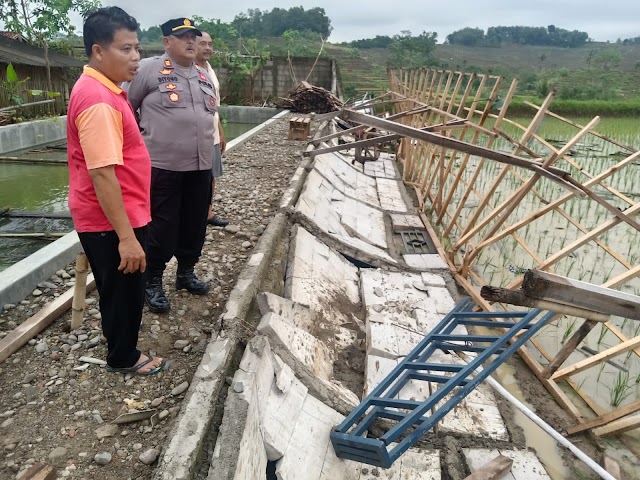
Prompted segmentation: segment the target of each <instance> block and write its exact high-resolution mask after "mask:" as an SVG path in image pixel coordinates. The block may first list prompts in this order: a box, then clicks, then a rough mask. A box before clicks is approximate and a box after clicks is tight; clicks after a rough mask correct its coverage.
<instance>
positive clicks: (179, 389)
mask: <svg viewBox="0 0 640 480" xmlns="http://www.w3.org/2000/svg"><path fill="white" fill-rule="evenodd" d="M187 388H189V382H183V383H181V384H180V385H178V386H177V387H176V388H174V389H173V390H171V395H173V396H174V397H177V396H178V395H181V394H183V393H184V392H186V391H187Z"/></svg>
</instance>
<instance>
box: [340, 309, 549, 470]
mask: <svg viewBox="0 0 640 480" xmlns="http://www.w3.org/2000/svg"><path fill="white" fill-rule="evenodd" d="M475 309H476V305H475V304H474V303H473V302H472V301H471V299H469V298H465V299H463V300H462V301H461V302H460V303H459V304H458V305H456V307H455V308H454V309H453V310H452V311H451V312H449V313H448V314H447V316H445V317H444V319H443V320H442V321H441V322H440V323H439V324H438V325H437V326H436V327H435V328H434V329H433V330H432V331H431V333H429V334H428V335H426V337H425V338H424V339H423V340H422V341H421V342H420V343H419V344H418V345H417V346H416V347H415V348H414V349H413V350H412V351H411V353H409V355H407V356H406V357H405V358H404V360H402V361H401V362H400V363H399V364H398V365H397V366H396V368H394V369H393V371H392V372H391V373H389V375H387V377H386V378H385V379H384V380H382V382H380V383H379V384H378V386H376V387H375V388H374V389H373V390H372V391H371V393H369V395H368V396H367V397H366V398H365V399H364V400H363V401H362V403H361V404H360V405H358V407H356V409H355V410H353V412H351V414H349V416H347V417H346V418H345V419H344V420H343V422H342V423H341V424H340V425H338V426H337V427H335V428H334V429H333V431H332V432H331V435H330V436H331V443H332V444H333V448H334V450H335V452H336V455H337V456H338V457H339V458H345V459H349V460H354V461H356V462H361V463H367V464H369V465H374V466H377V467H382V468H389V467H390V466H391V465H392V464H393V462H394V461H396V460H397V459H398V458H400V456H402V454H403V453H404V452H405V451H407V450H408V449H409V448H411V447H412V446H413V445H415V444H416V443H417V442H418V441H419V440H420V438H421V437H422V436H423V435H424V434H425V433H426V432H428V431H429V430H431V429H432V428H433V427H434V426H435V425H436V424H437V423H438V422H439V421H440V420H442V418H443V417H444V416H445V415H446V414H447V413H449V412H450V411H451V410H453V409H454V408H455V407H456V406H457V405H458V404H459V403H460V402H461V401H462V400H463V399H464V398H465V397H466V396H467V395H469V394H470V393H471V392H472V391H473V390H475V388H476V387H477V386H478V385H479V384H480V382H482V381H483V380H484V379H485V378H487V377H488V376H489V375H491V373H492V372H493V371H495V370H496V369H497V368H498V367H499V366H500V365H502V364H503V363H504V362H505V361H506V360H507V359H509V358H510V357H511V356H512V355H514V354H515V353H516V351H517V350H518V349H519V348H520V347H521V346H522V345H524V344H525V343H526V342H527V341H528V340H529V339H530V338H531V337H532V336H533V335H535V334H536V333H537V332H538V331H540V329H541V328H542V327H544V326H545V325H547V324H548V323H549V322H550V321H551V319H553V318H554V316H555V315H556V314H555V312H544V311H542V310H539V309H535V310H529V311H516V312H476V311H475ZM497 318H500V319H501V320H500V321H496V319H497ZM469 325H473V326H478V327H492V328H502V329H505V330H506V331H505V332H503V333H502V335H467V334H456V333H454V331H455V330H456V328H457V327H458V326H469ZM512 339H513V340H514V341H513V343H511V344H510V343H509V342H510V341H511V340H512ZM439 350H440V351H443V352H445V353H448V352H450V351H454V352H470V354H473V355H475V356H473V355H470V354H468V355H467V357H468V359H469V360H468V362H469V363H467V364H465V363H463V364H456V363H451V364H445V363H437V362H433V361H430V359H431V358H432V356H435V355H436V354H437V352H438V351H439ZM483 365H484V369H483V370H481V371H479V372H476V370H477V369H478V367H480V366H483ZM411 381H420V382H430V383H431V385H432V386H435V385H438V386H436V387H435V390H433V391H432V393H431V394H430V395H429V397H427V398H426V399H424V400H422V401H417V400H416V399H410V400H405V399H402V398H399V396H398V395H399V393H400V392H401V391H403V389H404V387H405V386H406V385H407V384H408V383H409V382H411ZM449 394H453V395H449ZM447 396H449V398H448V399H447ZM379 420H385V421H387V422H390V424H389V428H388V429H386V430H385V431H382V430H380V429H378V431H376V430H373V429H371V426H372V425H374V424H375V423H376V422H377V421H379Z"/></svg>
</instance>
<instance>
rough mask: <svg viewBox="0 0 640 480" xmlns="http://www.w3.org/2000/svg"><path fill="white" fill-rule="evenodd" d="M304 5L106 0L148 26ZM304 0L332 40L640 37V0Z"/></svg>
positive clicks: (283, 0)
mask: <svg viewBox="0 0 640 480" xmlns="http://www.w3.org/2000/svg"><path fill="white" fill-rule="evenodd" d="M302 3H303V2H301V1H300V0H292V1H288V0H277V1H275V0H271V1H269V0H237V1H234V2H206V1H203V0H180V1H175V0H137V1H136V2H132V1H122V0H103V4H105V5H117V6H120V7H122V8H124V9H125V10H127V11H128V12H129V13H130V14H131V15H133V16H134V17H136V19H137V20H138V21H139V22H140V23H141V25H142V26H143V27H145V28H146V27H149V26H151V25H159V24H161V23H163V22H164V21H166V20H168V19H170V18H175V17H180V16H185V15H186V16H191V15H199V16H202V17H205V18H219V19H221V20H223V21H226V22H230V21H231V20H233V18H234V17H235V16H236V15H237V14H239V13H242V12H246V11H247V10H248V9H250V8H259V9H260V10H271V9H273V8H275V7H279V8H285V9H286V8H291V7H294V6H300V5H301V4H302ZM304 3H305V5H304V7H305V8H307V9H309V8H313V7H315V6H318V7H322V8H324V9H325V11H326V13H327V15H328V16H329V18H330V19H331V24H332V25H333V33H332V35H331V40H332V41H334V42H340V41H348V40H354V39H359V38H368V37H375V36H376V35H395V34H398V33H400V32H401V31H402V30H411V31H412V32H413V33H416V34H417V33H421V32H422V31H427V32H437V33H438V39H439V41H444V39H445V37H446V36H447V35H448V34H450V33H451V32H453V31H455V30H458V29H460V28H464V27H480V28H483V29H486V28H488V27H491V26H498V25H529V26H547V25H551V24H553V25H556V26H557V27H561V28H566V29H569V30H574V29H575V30H582V31H586V32H588V33H589V35H590V36H591V38H593V39H595V40H599V41H604V40H611V41H615V40H616V39H617V38H630V37H635V36H640V26H639V24H638V22H637V21H632V20H635V19H637V18H639V17H640V2H637V1H631V0H610V1H608V2H601V1H596V0H567V1H564V2H559V1H557V0H538V1H536V2H515V1H513V0H484V1H478V0H458V1H457V2H456V3H452V4H451V8H443V7H444V6H446V4H443V3H441V2H437V3H436V2H434V1H421V2H418V1H417V0H394V1H388V0H369V1H367V2H346V1H344V0H323V1H318V2H315V3H311V2H304ZM621 12H624V14H622V13H621ZM626 19H629V20H626Z"/></svg>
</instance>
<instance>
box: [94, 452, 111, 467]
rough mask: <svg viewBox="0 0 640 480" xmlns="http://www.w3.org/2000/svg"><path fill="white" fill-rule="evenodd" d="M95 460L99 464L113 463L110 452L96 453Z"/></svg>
mask: <svg viewBox="0 0 640 480" xmlns="http://www.w3.org/2000/svg"><path fill="white" fill-rule="evenodd" d="M93 461H94V462H96V463H97V464H98V465H108V464H109V463H111V454H110V453H109V452H100V453H96V456H95V457H93Z"/></svg>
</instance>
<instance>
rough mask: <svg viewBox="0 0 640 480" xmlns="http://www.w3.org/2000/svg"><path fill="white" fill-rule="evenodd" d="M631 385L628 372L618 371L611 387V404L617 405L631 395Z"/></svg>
mask: <svg viewBox="0 0 640 480" xmlns="http://www.w3.org/2000/svg"><path fill="white" fill-rule="evenodd" d="M631 389H632V385H631V383H630V382H629V372H618V374H617V375H616V379H615V381H614V382H613V386H612V387H611V406H612V407H619V406H620V404H621V403H622V402H623V401H624V400H625V399H626V398H627V397H629V395H631V393H632V392H631Z"/></svg>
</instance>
